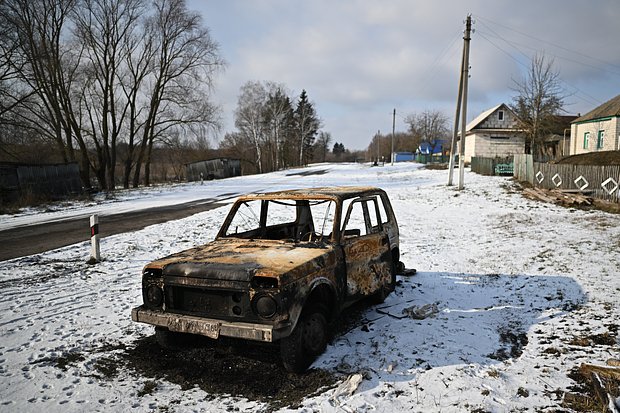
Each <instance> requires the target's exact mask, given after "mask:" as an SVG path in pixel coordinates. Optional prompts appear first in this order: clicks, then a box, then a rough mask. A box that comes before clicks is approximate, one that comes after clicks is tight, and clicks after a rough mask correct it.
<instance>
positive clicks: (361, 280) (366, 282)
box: [344, 233, 391, 297]
mask: <svg viewBox="0 0 620 413" xmlns="http://www.w3.org/2000/svg"><path fill="white" fill-rule="evenodd" d="M344 256H345V261H346V267H347V295H348V296H349V297H361V296H368V295H371V294H373V293H375V292H377V291H378V290H379V289H380V288H381V287H382V286H383V285H384V284H386V283H389V282H390V278H391V261H390V255H389V242H388V241H387V239H386V236H385V235H384V234H381V233H378V234H370V235H366V236H364V237H358V238H354V239H349V240H345V243H344Z"/></svg>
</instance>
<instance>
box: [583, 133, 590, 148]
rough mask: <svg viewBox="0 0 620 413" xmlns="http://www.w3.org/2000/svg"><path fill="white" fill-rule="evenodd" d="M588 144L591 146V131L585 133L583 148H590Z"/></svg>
mask: <svg viewBox="0 0 620 413" xmlns="http://www.w3.org/2000/svg"><path fill="white" fill-rule="evenodd" d="M588 146H590V132H586V133H584V134H583V149H588Z"/></svg>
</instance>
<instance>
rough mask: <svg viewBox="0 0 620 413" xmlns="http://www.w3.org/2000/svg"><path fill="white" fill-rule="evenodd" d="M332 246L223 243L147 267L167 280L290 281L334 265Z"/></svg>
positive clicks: (234, 241)
mask: <svg viewBox="0 0 620 413" xmlns="http://www.w3.org/2000/svg"><path fill="white" fill-rule="evenodd" d="M333 255H334V254H333V247H332V246H331V245H329V244H311V243H299V244H294V243H291V242H286V241H273V240H259V241H253V240H244V239H231V238H229V239H220V240H216V241H213V242H210V243H209V244H206V245H203V246H200V247H196V248H192V249H189V250H186V251H182V252H180V253H177V254H174V255H170V256H168V257H166V258H162V259H160V260H157V261H154V262H152V263H150V264H149V265H147V268H149V269H161V271H162V273H163V275H164V276H176V277H179V276H184V277H193V278H207V279H219V280H229V281H241V282H243V281H250V279H251V278H252V277H253V276H254V275H262V276H268V277H278V278H281V280H280V282H281V283H286V282H288V281H290V278H296V277H298V276H303V275H308V274H312V273H314V272H316V271H318V270H320V269H321V268H323V267H325V266H326V265H331V264H333V262H335V258H334V256H333Z"/></svg>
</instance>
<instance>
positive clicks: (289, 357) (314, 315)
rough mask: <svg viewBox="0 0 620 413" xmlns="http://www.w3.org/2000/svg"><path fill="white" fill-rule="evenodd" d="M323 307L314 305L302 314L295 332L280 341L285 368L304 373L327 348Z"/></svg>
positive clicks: (325, 320) (325, 319)
mask: <svg viewBox="0 0 620 413" xmlns="http://www.w3.org/2000/svg"><path fill="white" fill-rule="evenodd" d="M325 314H326V311H325V309H324V308H323V306H318V305H313V306H311V307H308V309H307V310H304V312H303V313H302V315H301V317H300V319H299V321H298V322H297V325H296V326H295V328H294V329H293V332H292V333H291V334H290V335H289V336H288V337H285V338H283V339H282V340H281V341H280V355H281V357H282V362H283V363H284V368H286V370H288V371H290V372H294V373H302V372H304V371H305V370H306V369H307V368H308V367H310V365H311V364H312V362H313V361H314V360H315V359H316V357H317V356H318V355H319V354H321V353H323V352H324V351H325V347H326V346H327V318H326V316H325Z"/></svg>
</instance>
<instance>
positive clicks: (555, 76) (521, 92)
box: [510, 54, 565, 153]
mask: <svg viewBox="0 0 620 413" xmlns="http://www.w3.org/2000/svg"><path fill="white" fill-rule="evenodd" d="M513 83H514V88H513V90H514V91H515V92H516V93H517V95H516V96H515V97H514V98H513V104H512V105H511V106H510V107H511V109H512V110H513V111H514V113H515V114H516V115H517V127H518V128H519V129H521V130H523V133H524V134H525V137H526V153H538V152H537V151H540V148H541V145H540V144H541V142H542V140H543V139H544V138H545V137H546V136H547V135H548V134H549V133H550V132H551V130H552V129H553V126H554V124H555V122H556V119H557V116H558V115H560V113H561V112H563V110H562V107H563V106H564V98H565V96H564V91H563V89H562V87H561V84H560V77H559V72H557V71H555V70H554V69H553V59H547V58H546V57H545V56H544V55H538V54H537V55H536V56H534V58H533V59H532V62H531V65H530V67H529V70H528V72H527V75H526V76H525V77H524V78H522V79H521V80H513Z"/></svg>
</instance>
